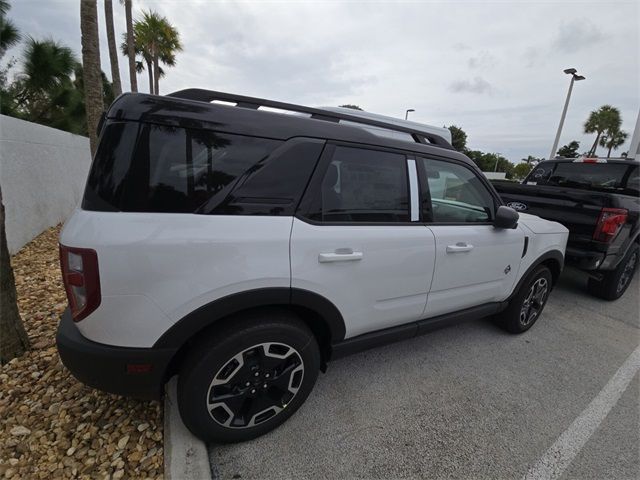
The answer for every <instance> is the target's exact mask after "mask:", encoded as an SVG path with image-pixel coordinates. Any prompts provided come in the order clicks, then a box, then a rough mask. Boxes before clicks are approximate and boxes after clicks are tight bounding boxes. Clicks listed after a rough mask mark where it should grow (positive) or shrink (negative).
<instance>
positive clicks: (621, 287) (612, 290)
mask: <svg viewBox="0 0 640 480" xmlns="http://www.w3.org/2000/svg"><path fill="white" fill-rule="evenodd" d="M638 250H639V249H638V246H637V245H634V246H632V247H631V248H630V249H629V251H628V252H627V254H626V255H625V256H624V258H623V259H622V260H621V261H620V263H619V264H618V266H617V267H616V268H615V270H611V271H610V272H607V273H605V274H604V277H603V278H602V280H597V279H595V278H590V279H589V283H588V284H587V290H588V291H589V293H590V294H591V295H593V296H595V297H600V298H604V299H605V300H617V299H618V298H620V297H621V296H622V295H623V294H624V292H626V290H627V288H629V284H630V283H631V279H632V278H633V275H634V273H635V272H636V270H637V269H638V257H639V255H640V252H639V251H638Z"/></svg>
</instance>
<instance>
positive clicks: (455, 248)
mask: <svg viewBox="0 0 640 480" xmlns="http://www.w3.org/2000/svg"><path fill="white" fill-rule="evenodd" d="M471 250H473V245H471V244H469V243H465V242H458V243H456V244H455V245H448V246H447V253H461V252H470V251H471Z"/></svg>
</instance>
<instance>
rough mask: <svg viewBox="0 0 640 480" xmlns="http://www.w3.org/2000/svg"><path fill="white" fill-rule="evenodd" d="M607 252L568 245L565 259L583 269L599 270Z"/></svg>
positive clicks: (569, 263)
mask: <svg viewBox="0 0 640 480" xmlns="http://www.w3.org/2000/svg"><path fill="white" fill-rule="evenodd" d="M604 258H605V254H604V253H602V252H594V251H590V250H583V249H581V248H576V247H571V246H567V251H566V253H565V261H566V263H567V264H568V265H573V266H574V267H577V268H579V269H581V270H597V269H598V268H599V267H600V266H601V265H602V262H603V261H604Z"/></svg>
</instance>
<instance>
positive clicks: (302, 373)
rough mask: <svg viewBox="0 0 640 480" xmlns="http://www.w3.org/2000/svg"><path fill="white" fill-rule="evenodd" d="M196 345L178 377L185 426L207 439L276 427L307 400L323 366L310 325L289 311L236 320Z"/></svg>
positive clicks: (247, 435)
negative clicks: (321, 365) (307, 325)
mask: <svg viewBox="0 0 640 480" xmlns="http://www.w3.org/2000/svg"><path fill="white" fill-rule="evenodd" d="M211 335H212V336H211V337H210V338H206V339H204V340H203V341H202V342H201V343H200V344H198V345H197V346H196V348H194V349H193V350H192V351H191V352H190V354H189V355H188V357H187V359H186V360H185V362H184V363H183V366H182V368H181V371H180V376H179V378H178V407H179V409H180V415H181V417H182V420H183V421H184V423H185V425H186V426H187V428H189V430H191V432H192V433H193V434H194V435H196V436H197V437H199V438H201V439H203V440H205V441H208V442H219V443H229V442H241V441H245V440H249V439H252V438H255V437H258V436H260V435H263V434H265V433H267V432H269V431H270V430H273V429H274V428H276V427H277V426H279V425H280V424H282V423H283V422H284V421H285V420H287V419H288V418H289V417H290V416H291V415H293V413H294V412H295V411H296V410H297V409H298V408H299V407H300V406H301V405H302V404H303V403H304V401H305V400H306V398H307V396H308V395H309V393H310V392H311V390H312V389H313V386H314V384H315V381H316V378H317V376H318V370H319V367H320V351H319V348H318V344H317V342H316V340H315V338H314V336H313V334H312V333H311V331H310V330H309V329H308V328H307V327H306V325H304V324H303V323H302V322H300V320H299V319H298V318H297V317H295V316H294V315H292V314H290V313H289V312H287V311H281V310H268V311H265V312H264V313H263V314H260V313H254V314H252V315H251V316H245V317H243V318H239V319H238V320H237V321H234V322H233V323H230V324H228V327H227V328H226V329H224V330H223V331H220V332H212V333H211Z"/></svg>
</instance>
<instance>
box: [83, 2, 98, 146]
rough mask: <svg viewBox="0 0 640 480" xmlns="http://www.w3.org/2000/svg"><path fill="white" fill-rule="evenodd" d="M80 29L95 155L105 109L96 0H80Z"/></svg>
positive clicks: (90, 135) (88, 115)
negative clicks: (99, 128) (98, 129)
mask: <svg viewBox="0 0 640 480" xmlns="http://www.w3.org/2000/svg"><path fill="white" fill-rule="evenodd" d="M80 31H81V32H82V67H83V68H82V71H83V80H84V99H85V108H86V111H87V129H88V130H89V143H90V145H91V155H92V156H93V155H94V154H95V152H96V147H97V143H98V135H97V132H96V129H97V128H98V122H99V121H100V115H101V114H102V110H103V106H102V77H101V73H102V70H100V44H99V42H98V6H97V3H96V0H80Z"/></svg>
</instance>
